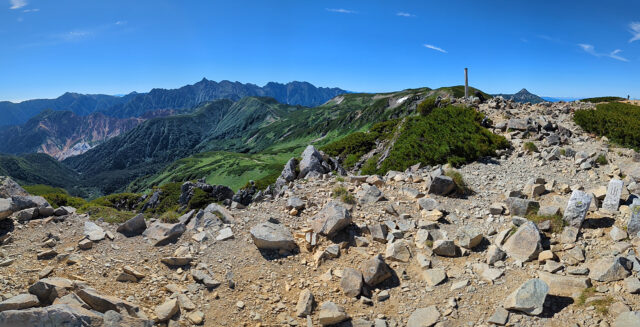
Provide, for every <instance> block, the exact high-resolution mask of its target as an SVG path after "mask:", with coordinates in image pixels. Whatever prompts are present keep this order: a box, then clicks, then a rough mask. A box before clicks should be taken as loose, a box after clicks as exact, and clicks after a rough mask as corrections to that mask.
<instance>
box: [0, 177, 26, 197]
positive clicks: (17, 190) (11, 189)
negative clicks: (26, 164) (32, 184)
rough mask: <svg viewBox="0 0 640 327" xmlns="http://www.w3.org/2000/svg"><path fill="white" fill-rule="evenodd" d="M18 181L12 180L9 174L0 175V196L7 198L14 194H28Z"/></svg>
mask: <svg viewBox="0 0 640 327" xmlns="http://www.w3.org/2000/svg"><path fill="white" fill-rule="evenodd" d="M28 195H29V193H28V192H27V191H25V190H24V189H23V188H22V187H20V185H18V183H16V182H14V181H13V179H11V177H9V176H0V198H4V199H8V198H12V197H14V196H28Z"/></svg>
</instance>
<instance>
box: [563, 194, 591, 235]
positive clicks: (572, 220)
mask: <svg viewBox="0 0 640 327" xmlns="http://www.w3.org/2000/svg"><path fill="white" fill-rule="evenodd" d="M590 206H591V196H590V195H589V194H587V193H585V192H582V191H578V190H575V191H573V193H571V198H570V199H569V203H567V208H566V209H565V210H564V217H562V219H563V220H564V221H565V222H567V224H568V225H569V226H571V227H574V228H578V229H580V228H581V227H582V223H583V222H584V219H585V218H586V217H587V212H588V211H589V207H590Z"/></svg>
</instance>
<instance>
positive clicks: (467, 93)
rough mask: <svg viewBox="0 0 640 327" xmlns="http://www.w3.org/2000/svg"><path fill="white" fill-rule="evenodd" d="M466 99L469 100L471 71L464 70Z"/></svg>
mask: <svg viewBox="0 0 640 327" xmlns="http://www.w3.org/2000/svg"><path fill="white" fill-rule="evenodd" d="M464 98H465V99H468V98H469V69H467V68H465V69H464Z"/></svg>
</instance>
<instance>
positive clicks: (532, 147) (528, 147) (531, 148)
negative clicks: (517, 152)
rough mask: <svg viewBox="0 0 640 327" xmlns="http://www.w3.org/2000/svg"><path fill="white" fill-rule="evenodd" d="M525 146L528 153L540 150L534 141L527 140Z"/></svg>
mask: <svg viewBox="0 0 640 327" xmlns="http://www.w3.org/2000/svg"><path fill="white" fill-rule="evenodd" d="M523 147H524V150H525V151H527V152H528V153H533V152H538V147H537V146H536V145H535V144H534V143H533V142H526V143H525V144H524V145H523Z"/></svg>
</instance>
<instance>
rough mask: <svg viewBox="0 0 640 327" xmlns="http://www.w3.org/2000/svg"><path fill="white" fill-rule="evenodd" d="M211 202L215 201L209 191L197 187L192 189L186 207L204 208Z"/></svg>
mask: <svg viewBox="0 0 640 327" xmlns="http://www.w3.org/2000/svg"><path fill="white" fill-rule="evenodd" d="M211 202H215V199H214V198H213V197H212V196H211V194H210V193H207V192H205V191H203V190H201V189H199V188H195V189H194V190H193V196H192V197H191V200H189V205H188V208H189V210H191V209H204V208H205V207H206V206H208V205H209V204H210V203H211Z"/></svg>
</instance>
